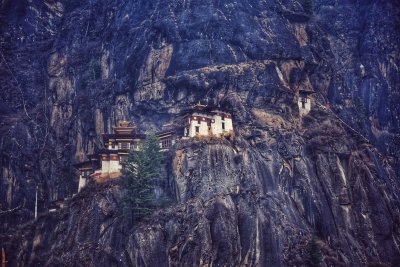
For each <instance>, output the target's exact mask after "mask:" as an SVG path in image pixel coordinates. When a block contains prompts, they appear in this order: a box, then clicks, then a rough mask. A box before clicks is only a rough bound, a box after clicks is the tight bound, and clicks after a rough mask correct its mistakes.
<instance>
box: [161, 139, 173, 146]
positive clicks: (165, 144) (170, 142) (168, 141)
mask: <svg viewBox="0 0 400 267" xmlns="http://www.w3.org/2000/svg"><path fill="white" fill-rule="evenodd" d="M171 145H172V140H171V139H165V140H162V141H161V147H162V148H169V147H171Z"/></svg>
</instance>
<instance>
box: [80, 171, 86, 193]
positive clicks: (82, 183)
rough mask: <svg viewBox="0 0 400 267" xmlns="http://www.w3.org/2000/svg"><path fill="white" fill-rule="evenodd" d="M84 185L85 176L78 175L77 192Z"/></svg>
mask: <svg viewBox="0 0 400 267" xmlns="http://www.w3.org/2000/svg"><path fill="white" fill-rule="evenodd" d="M85 186H86V178H85V177H83V176H82V174H81V175H79V184H78V193H79V192H80V191H81V190H82V188H84V187H85Z"/></svg>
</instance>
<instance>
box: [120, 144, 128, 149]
mask: <svg viewBox="0 0 400 267" xmlns="http://www.w3.org/2000/svg"><path fill="white" fill-rule="evenodd" d="M121 149H129V143H127V142H122V143H121Z"/></svg>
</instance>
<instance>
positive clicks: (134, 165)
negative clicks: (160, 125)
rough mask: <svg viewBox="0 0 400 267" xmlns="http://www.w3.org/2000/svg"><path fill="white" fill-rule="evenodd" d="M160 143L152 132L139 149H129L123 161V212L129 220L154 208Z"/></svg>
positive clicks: (159, 163)
mask: <svg viewBox="0 0 400 267" xmlns="http://www.w3.org/2000/svg"><path fill="white" fill-rule="evenodd" d="M161 157H162V154H161V152H160V145H159V141H158V139H157V137H156V136H155V135H154V134H150V135H149V136H147V138H146V140H145V141H144V144H143V148H142V149H141V150H138V151H136V150H131V151H130V153H129V156H128V158H127V160H126V162H124V163H123V174H124V175H123V178H122V185H123V188H124V191H125V192H124V194H125V195H124V198H123V214H124V215H125V217H126V218H128V219H129V220H130V221H131V222H135V221H138V220H140V219H141V218H142V217H143V216H145V215H147V214H149V213H150V212H151V211H153V210H154V209H155V207H156V206H155V204H154V183H155V179H157V178H158V177H159V176H160V168H161Z"/></svg>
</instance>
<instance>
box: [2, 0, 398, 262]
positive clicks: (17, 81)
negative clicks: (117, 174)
mask: <svg viewBox="0 0 400 267" xmlns="http://www.w3.org/2000/svg"><path fill="white" fill-rule="evenodd" d="M0 5H1V11H0V15H1V17H0V19H1V25H2V26H1V28H0V32H1V36H0V51H1V58H0V62H1V63H0V68H1V72H0V73H1V75H0V79H1V82H0V86H1V93H0V116H1V119H0V153H1V161H0V164H1V170H2V180H1V183H0V204H1V207H0V208H1V210H2V213H0V223H1V225H2V227H1V229H2V230H1V231H2V233H3V234H4V238H5V239H6V240H5V241H4V242H7V243H8V244H10V245H9V246H8V248H7V254H10V255H12V258H11V259H10V262H11V261H12V262H13V263H15V264H16V263H17V262H18V263H21V262H24V263H25V264H26V265H38V264H43V265H45V264H47V265H55V264H58V263H60V262H59V261H60V260H61V261H62V262H64V263H65V264H69V263H71V265H72V264H73V263H75V264H78V265H90V264H92V263H93V264H94V263H95V262H98V261H100V260H102V261H106V262H108V263H109V265H118V264H119V263H118V262H120V261H121V262H122V264H124V265H131V264H132V265H136V266H142V265H143V266H154V265H163V264H167V263H169V264H170V265H179V264H181V265H182V266H187V265H190V266H197V265H201V264H204V265H206V264H211V263H212V264H216V265H221V266H222V265H224V264H226V265H243V266H244V265H245V264H248V265H250V266H254V265H256V264H259V265H260V266H290V265H296V264H297V265H300V264H301V261H302V260H303V259H302V254H301V253H302V250H303V248H304V244H305V243H306V242H307V240H309V238H310V236H311V234H312V232H314V231H315V232H316V234H317V236H318V238H319V240H320V241H319V242H320V244H321V247H322V248H323V252H324V255H325V262H326V263H327V264H328V263H329V261H331V262H332V265H336V266H340V264H342V265H350V264H351V265H354V266H365V265H368V264H373V263H374V262H375V263H376V262H381V263H387V264H392V266H396V265H398V264H399V250H398V247H397V245H396V244H398V243H399V233H398V230H397V229H399V211H398V207H399V199H398V194H399V175H398V174H399V172H400V164H399V157H400V156H399V151H400V149H399V146H400V141H399V140H400V138H399V129H400V127H399V125H398V123H399V119H398V118H399V108H398V102H399V95H398V90H397V88H398V78H397V77H398V76H399V75H398V74H399V71H398V65H399V54H398V51H399V47H398V46H399V44H400V42H399V35H398V30H397V29H398V28H399V22H398V20H397V16H396V14H397V13H398V10H399V6H398V4H396V3H394V2H385V3H383V2H376V1H366V2H365V1H364V2H363V3H336V2H335V1H322V0H321V1H319V0H318V1H317V0H315V1H308V0H305V1H294V0H293V1H285V2H279V1H278V2H276V1H275V2H274V1H272V2H271V1H269V2H263V1H253V0H244V1H237V2H229V1H183V2H182V1H167V2H161V1H119V0H117V1H108V0H97V1H92V0H91V1H41V0H34V1H29V2H26V3H25V2H16V3H14V2H12V1H2V2H1V3H0ZM378 18H379V19H378ZM299 89H312V90H314V91H315V92H316V93H315V94H314V95H313V96H312V101H313V105H312V111H311V113H309V115H308V116H306V117H304V118H300V116H299V113H298V108H297V95H298V90H299ZM200 100H203V101H206V100H207V101H208V102H209V104H214V105H219V106H220V107H221V108H223V109H225V110H227V111H229V112H231V113H232V114H233V119H234V125H235V141H233V142H229V141H227V140H225V141H220V140H198V141H194V142H188V143H185V142H182V143H181V144H179V145H178V146H177V147H176V148H175V150H174V151H173V155H172V156H171V158H170V161H168V162H169V163H168V164H169V165H168V166H169V167H168V168H167V172H166V177H168V183H167V184H168V187H167V188H166V190H167V191H169V192H170V193H171V194H173V195H174V196H176V200H177V202H178V203H180V204H177V205H176V206H173V207H170V208H168V209H165V210H160V211H158V212H156V213H155V214H154V215H152V216H150V217H149V218H147V219H146V220H144V221H143V222H141V223H140V224H139V225H137V226H136V227H135V228H134V229H124V228H123V226H121V227H120V226H118V227H117V225H119V223H118V222H119V217H118V213H117V210H118V205H119V204H118V203H119V199H120V194H121V192H120V191H119V190H118V185H114V184H110V185H107V186H103V187H101V186H100V187H95V186H93V187H91V188H90V189H91V190H92V192H91V191H90V190H87V191H86V192H85V193H84V194H79V195H77V196H76V197H75V198H73V199H72V200H71V202H70V203H69V205H68V207H67V208H66V209H65V210H61V211H58V212H56V213H52V214H47V210H48V207H49V203H50V202H51V201H53V200H56V199H63V198H65V197H70V196H71V195H72V194H73V193H75V192H76V190H77V174H76V172H75V170H74V168H73V167H72V164H73V163H76V162H78V161H81V160H84V159H85V158H86V155H87V154H89V153H92V152H93V151H95V150H96V149H98V148H101V147H102V142H101V133H103V132H108V131H110V129H111V127H112V126H113V125H115V124H116V122H117V121H118V120H121V119H127V120H131V121H133V122H134V123H135V124H136V125H137V126H138V130H139V131H145V130H149V129H159V128H160V127H161V125H162V124H163V123H166V122H170V121H173V120H174V119H175V118H176V115H177V114H178V113H179V112H180V111H181V110H182V109H184V108H186V107H188V106H190V105H192V104H194V103H197V102H198V101H200ZM36 187H38V189H39V190H38V196H39V213H43V215H42V216H41V217H40V219H39V220H38V221H37V222H36V223H33V222H31V223H29V224H28V225H27V226H25V227H22V228H20V230H18V231H19V232H18V234H13V235H12V236H8V237H7V234H8V232H10V231H11V229H12V227H14V226H15V225H18V224H20V223H24V222H27V221H29V220H31V219H32V218H33V210H34V198H35V190H36ZM102 203H103V204H102ZM46 214H47V215H46ZM119 227H120V228H119ZM24 233H25V236H24ZM7 240H8V241H7ZM60 240H65V242H60ZM9 249H11V250H9ZM144 251H146V253H144ZM49 255H59V257H56V256H49ZM154 261H158V262H154ZM62 262H61V263H62Z"/></svg>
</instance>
